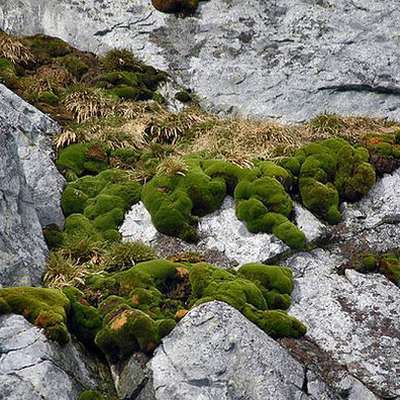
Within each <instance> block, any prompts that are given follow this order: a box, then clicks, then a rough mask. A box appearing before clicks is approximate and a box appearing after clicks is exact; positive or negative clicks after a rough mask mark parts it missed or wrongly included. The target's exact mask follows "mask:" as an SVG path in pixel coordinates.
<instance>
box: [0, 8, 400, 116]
mask: <svg viewBox="0 0 400 400" xmlns="http://www.w3.org/2000/svg"><path fill="white" fill-rule="evenodd" d="M399 18H400V10H399V8H398V4H397V2H396V1H394V0H379V1H376V0H363V1H362V3H361V2H360V1H357V2H356V1H351V2H349V1H346V0H330V1H326V0H321V1H304V0H282V1H279V2H268V3H266V2H265V1H264V0H249V1H246V2H243V1H241V0H211V1H207V2H201V3H200V7H199V9H198V10H197V12H196V13H195V15H193V16H191V17H186V18H181V17H177V16H175V15H167V14H162V13H160V12H158V11H156V10H155V9H154V8H153V7H152V5H151V2H150V0H136V1H132V0H113V1H111V0H106V1H98V0H76V1H74V2H71V1H69V0H36V1H32V0H0V28H3V29H6V30H8V31H11V32H15V33H18V34H33V33H38V32H43V33H46V34H49V35H55V36H59V37H61V38H63V39H65V40H66V41H68V42H70V43H71V44H74V45H75V46H77V47H79V48H82V49H84V50H92V51H102V50H105V49H107V48H110V47H114V46H116V45H117V46H120V47H128V48H131V49H132V50H133V51H134V52H135V53H137V54H138V56H139V57H141V58H142V59H145V60H146V61H147V62H149V63H151V64H153V65H154V66H156V67H160V68H164V69H166V70H168V71H171V72H173V75H175V76H176V75H177V78H178V81H179V83H181V84H182V85H184V86H187V87H190V88H192V89H194V90H195V91H196V92H197V93H198V94H199V95H200V97H202V98H203V99H204V103H205V104H207V105H209V106H210V108H213V109H215V110H218V111H219V110H222V111H228V112H230V111H234V112H235V111H238V112H240V113H242V114H249V115H253V116H263V117H272V118H277V119H282V120H289V121H303V120H306V119H308V118H310V117H312V116H313V115H314V114H316V113H321V112H324V111H330V112H339V113H344V114H363V115H369V116H380V117H390V118H394V119H399V118H400V107H399V101H398V100H399V94H400V85H399V79H398V77H399V73H400V63H399V55H398V51H397V48H398V41H397V36H396V35H395V34H393V32H396V30H397V21H398V19H399ZM82 27H85V29H82Z"/></svg>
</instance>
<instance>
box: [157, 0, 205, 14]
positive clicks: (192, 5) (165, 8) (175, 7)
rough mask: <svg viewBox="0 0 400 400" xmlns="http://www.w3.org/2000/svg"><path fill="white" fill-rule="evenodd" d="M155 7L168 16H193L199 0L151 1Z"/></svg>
mask: <svg viewBox="0 0 400 400" xmlns="http://www.w3.org/2000/svg"><path fill="white" fill-rule="evenodd" d="M151 4H153V7H154V8H155V9H156V10H158V11H161V12H163V13H166V14H193V13H194V12H195V11H196V9H197V7H198V6H199V0H151Z"/></svg>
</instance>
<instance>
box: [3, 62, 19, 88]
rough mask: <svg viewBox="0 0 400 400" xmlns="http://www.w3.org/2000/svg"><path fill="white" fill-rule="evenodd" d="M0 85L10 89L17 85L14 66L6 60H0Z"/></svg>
mask: <svg viewBox="0 0 400 400" xmlns="http://www.w3.org/2000/svg"><path fill="white" fill-rule="evenodd" d="M0 83H3V84H5V85H6V86H8V87H10V88H14V87H15V86H16V84H17V75H16V70H15V67H14V64H13V63H12V62H11V61H10V60H7V59H6V58H0Z"/></svg>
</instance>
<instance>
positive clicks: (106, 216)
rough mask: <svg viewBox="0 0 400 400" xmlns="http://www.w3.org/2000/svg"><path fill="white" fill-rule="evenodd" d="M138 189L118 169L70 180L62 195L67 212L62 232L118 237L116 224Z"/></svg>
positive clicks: (137, 199) (134, 197)
mask: <svg viewBox="0 0 400 400" xmlns="http://www.w3.org/2000/svg"><path fill="white" fill-rule="evenodd" d="M70 147H71V146H70ZM66 150H68V148H67V149H66ZM140 193H141V185H140V184H139V183H137V182H136V181H132V180H130V179H129V176H128V173H127V172H126V171H123V170H118V169H107V170H103V171H102V172H101V173H99V174H98V175H96V176H85V177H82V178H80V179H77V180H75V181H73V182H71V183H69V184H68V185H67V187H66V189H65V190H64V193H63V195H62V199H61V205H62V208H63V211H64V213H65V215H66V216H67V219H66V224H65V234H66V235H72V236H79V235H80V236H86V237H93V238H96V237H99V236H100V237H102V238H103V239H106V240H110V241H115V240H118V239H119V238H120V235H119V232H118V227H119V225H120V224H121V223H122V221H123V217H124V215H125V213H126V212H127V211H128V210H129V208H130V207H131V206H132V205H133V204H135V203H137V202H138V201H139V200H140Z"/></svg>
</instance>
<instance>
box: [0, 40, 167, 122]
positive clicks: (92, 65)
mask: <svg viewBox="0 0 400 400" xmlns="http://www.w3.org/2000/svg"><path fill="white" fill-rule="evenodd" d="M4 35H5V34H4ZM20 40H21V45H23V46H24V47H25V49H26V51H27V52H28V53H29V54H30V58H29V62H26V60H20V61H19V60H15V59H6V58H0V82H1V83H4V84H5V85H7V86H8V87H10V88H11V89H13V90H14V91H15V92H16V93H17V94H18V95H20V96H21V97H23V98H24V99H25V100H27V101H28V102H31V103H32V104H34V105H35V106H36V107H37V108H39V109H41V110H43V111H44V112H48V113H50V114H51V115H52V117H53V118H55V119H57V120H58V121H60V122H62V123H66V122H71V121H74V120H78V121H81V120H82V118H85V119H86V118H90V117H93V116H97V117H98V116H101V115H103V114H104V113H105V112H106V111H110V109H111V111H112V107H111V105H112V103H113V102H115V100H122V101H124V100H148V99H153V98H154V97H157V95H158V92H157V89H158V86H159V85H160V83H161V82H164V81H165V80H166V79H167V74H165V73H163V72H161V71H158V70H156V69H155V68H153V67H151V66H148V65H146V64H144V63H142V62H140V61H139V60H138V59H137V58H136V57H135V56H134V55H133V54H132V53H131V52H129V51H128V50H111V51H110V52H108V53H106V54H105V55H103V56H100V57H98V56H96V55H95V54H93V53H88V52H82V51H79V50H77V49H75V48H73V47H72V46H70V45H69V44H68V43H66V42H64V41H63V40H61V39H59V38H55V37H50V36H45V35H35V36H29V37H24V38H22V39H20ZM95 89H101V90H100V91H99V92H98V93H100V94H101V96H102V99H101V101H93V98H92V99H90V100H91V101H90V103H91V106H90V107H88V106H89V100H88V96H87V92H93V90H95ZM71 94H73V96H72V98H70V95H71ZM111 111H110V112H111Z"/></svg>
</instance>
